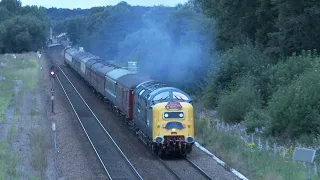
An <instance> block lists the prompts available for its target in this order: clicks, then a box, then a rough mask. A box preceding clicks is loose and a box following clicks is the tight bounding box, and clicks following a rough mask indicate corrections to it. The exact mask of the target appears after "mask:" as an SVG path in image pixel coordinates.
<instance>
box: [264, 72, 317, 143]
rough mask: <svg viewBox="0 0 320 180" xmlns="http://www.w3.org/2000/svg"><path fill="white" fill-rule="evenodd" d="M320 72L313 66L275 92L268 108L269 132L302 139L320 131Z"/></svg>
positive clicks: (274, 134)
mask: <svg viewBox="0 0 320 180" xmlns="http://www.w3.org/2000/svg"><path fill="white" fill-rule="evenodd" d="M319 79H320V74H319V69H318V68H315V69H312V70H311V69H309V70H306V71H305V73H303V74H301V76H300V77H298V78H297V80H295V81H293V82H292V83H291V84H290V85H288V86H284V87H280V88H279V90H278V91H277V92H275V93H274V94H273V95H272V98H271V100H270V101H269V106H268V108H267V111H268V114H269V115H270V117H271V118H270V122H269V123H268V130H269V131H268V132H269V133H270V134H271V135H273V136H278V135H286V137H288V138H299V137H300V136H301V135H303V134H307V135H312V136H315V135H317V134H319V133H320V128H319V127H320V126H319V125H320V103H319V102H320V94H319V89H320V83H319Z"/></svg>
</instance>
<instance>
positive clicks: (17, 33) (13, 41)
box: [0, 0, 48, 53]
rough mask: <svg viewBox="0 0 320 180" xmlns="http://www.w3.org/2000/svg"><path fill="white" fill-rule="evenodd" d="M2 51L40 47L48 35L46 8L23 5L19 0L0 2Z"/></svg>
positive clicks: (0, 43) (0, 40) (21, 50)
mask: <svg viewBox="0 0 320 180" xmlns="http://www.w3.org/2000/svg"><path fill="white" fill-rule="evenodd" d="M0 14H1V17H0V52H1V53H6V52H26V51H36V50H37V49H40V48H41V47H42V46H43V44H44V42H45V39H46V35H47V30H48V28H47V25H48V24H47V18H46V14H45V9H44V8H43V7H37V6H24V7H21V2H20V1H19V0H2V1H1V2H0Z"/></svg>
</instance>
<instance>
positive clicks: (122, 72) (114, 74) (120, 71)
mask: <svg viewBox="0 0 320 180" xmlns="http://www.w3.org/2000/svg"><path fill="white" fill-rule="evenodd" d="M126 74H133V72H131V71H128V70H126V69H114V70H112V71H109V72H108V73H107V75H106V76H107V77H109V78H111V79H113V80H117V79H118V78H120V77H121V76H124V75H126Z"/></svg>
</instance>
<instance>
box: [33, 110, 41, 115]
mask: <svg viewBox="0 0 320 180" xmlns="http://www.w3.org/2000/svg"><path fill="white" fill-rule="evenodd" d="M39 115H40V112H39V110H38V109H31V116H39Z"/></svg>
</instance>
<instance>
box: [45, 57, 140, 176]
mask: <svg viewBox="0 0 320 180" xmlns="http://www.w3.org/2000/svg"><path fill="white" fill-rule="evenodd" d="M49 58H50V61H51V63H52V64H54V65H55V66H56V67H58V69H59V73H57V74H56V79H57V80H58V82H59V84H60V86H61V87H62V90H63V91H64V93H65V95H66V97H67V99H68V101H69V103H70V105H71V107H72V109H73V111H74V113H75V115H76V116H77V119H78V121H79V123H80V125H81V127H82V128H83V130H84V132H85V134H86V136H87V138H88V140H89V141H90V144H91V146H92V148H93V149H94V151H95V153H96V155H97V156H98V158H99V160H100V163H101V165H102V166H103V168H104V170H105V172H106V174H107V176H108V177H109V178H110V179H143V178H142V177H141V176H140V174H139V173H138V171H137V170H136V169H135V168H134V167H133V165H132V164H131V163H130V161H129V160H128V158H127V157H126V156H125V155H124V153H123V152H122V151H121V149H120V148H119V146H118V145H117V144H116V142H115V141H114V140H113V138H112V137H111V136H110V134H109V133H108V131H107V130H106V129H105V128H104V127H103V125H102V124H101V123H100V121H99V119H98V118H97V117H96V115H95V114H94V113H93V112H92V110H91V109H90V107H89V106H88V104H87V103H86V102H85V100H84V99H83V98H82V96H81V95H80V94H79V92H78V91H77V89H76V88H75V87H74V85H73V84H72V83H71V81H70V80H69V79H68V77H67V76H66V75H65V73H64V71H63V70H62V69H61V68H60V67H59V65H58V64H57V63H56V62H55V61H54V59H53V58H52V57H49Z"/></svg>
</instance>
